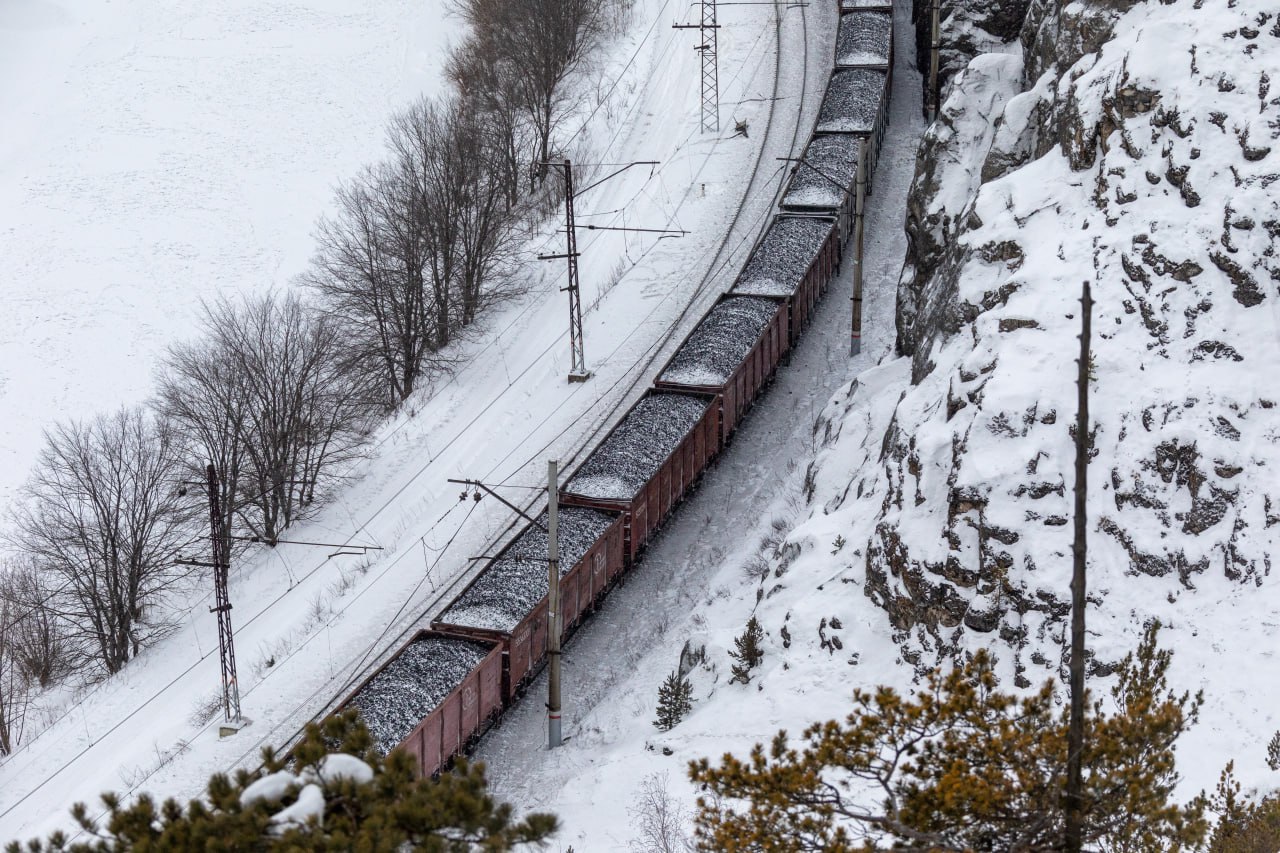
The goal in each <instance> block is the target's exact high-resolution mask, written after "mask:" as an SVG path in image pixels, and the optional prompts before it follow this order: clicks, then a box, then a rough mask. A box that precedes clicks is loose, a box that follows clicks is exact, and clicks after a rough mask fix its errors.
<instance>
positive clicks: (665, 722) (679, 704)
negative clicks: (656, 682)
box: [653, 672, 693, 732]
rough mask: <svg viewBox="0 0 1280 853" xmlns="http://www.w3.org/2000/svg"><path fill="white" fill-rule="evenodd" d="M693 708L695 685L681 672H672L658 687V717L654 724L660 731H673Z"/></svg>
mask: <svg viewBox="0 0 1280 853" xmlns="http://www.w3.org/2000/svg"><path fill="white" fill-rule="evenodd" d="M692 710H693V685H692V684H690V683H689V679H687V678H685V677H684V676H683V675H681V674H680V673H678V672H673V673H671V674H670V675H668V676H667V680H666V681H664V682H662V686H661V687H659V688H658V719H656V720H654V721H653V724H654V725H655V726H657V727H658V731H660V732H668V731H671V730H672V729H674V728H675V727H676V726H677V725H678V724H679V723H680V721H681V720H683V719H684V718H685V716H686V715H687V714H688V713H689V712H690V711H692Z"/></svg>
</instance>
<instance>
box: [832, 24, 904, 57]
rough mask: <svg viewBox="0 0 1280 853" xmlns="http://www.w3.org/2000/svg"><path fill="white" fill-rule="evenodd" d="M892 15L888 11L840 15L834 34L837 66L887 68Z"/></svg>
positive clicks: (891, 32) (891, 33)
mask: <svg viewBox="0 0 1280 853" xmlns="http://www.w3.org/2000/svg"><path fill="white" fill-rule="evenodd" d="M892 35H893V15H892V13H889V12H862V11H859V12H852V13H850V14H847V15H841V16H840V31H839V33H838V34H837V35H836V65H845V66H850V65H879V66H886V67H887V66H888V65H889V41H890V39H891V38H892Z"/></svg>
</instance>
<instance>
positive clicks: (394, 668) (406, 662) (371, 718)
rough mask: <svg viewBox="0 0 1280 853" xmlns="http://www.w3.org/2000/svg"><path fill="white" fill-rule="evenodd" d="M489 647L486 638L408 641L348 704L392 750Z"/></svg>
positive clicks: (386, 748)
mask: <svg viewBox="0 0 1280 853" xmlns="http://www.w3.org/2000/svg"><path fill="white" fill-rule="evenodd" d="M488 653H489V647H488V646H485V645H484V644H482V643H473V642H470V641H468V640H455V639H452V638H449V637H423V638H421V639H419V640H416V641H414V642H412V643H410V644H409V645H408V646H406V647H405V649H404V651H402V652H401V653H400V654H399V655H397V656H396V658H395V659H394V660H392V661H391V662H390V663H389V664H387V665H386V667H385V668H384V669H383V670H382V672H379V673H378V674H377V675H375V676H374V677H373V678H372V680H370V681H369V683H368V684H366V685H365V686H364V689H363V690H361V691H360V692H359V693H357V694H356V695H355V696H354V697H352V699H351V701H350V702H348V703H347V707H348V708H355V709H357V710H359V712H360V716H361V718H363V719H364V722H365V724H366V725H367V726H368V727H369V732H370V733H371V734H372V735H373V739H374V741H375V743H376V744H377V746H378V749H380V750H382V751H383V752H390V751H391V750H392V749H395V748H396V747H397V746H399V745H400V744H401V743H402V742H403V741H404V739H405V738H407V737H408V736H409V733H410V732H412V731H413V729H414V727H415V726H417V725H418V723H420V722H422V718H423V717H425V716H427V714H430V713H431V712H432V711H434V710H435V709H436V708H437V707H439V705H440V703H441V702H443V701H444V699H445V697H446V696H448V695H449V694H450V693H452V692H453V691H454V690H456V689H457V688H458V685H460V684H462V682H463V679H465V678H466V677H467V675H468V673H470V672H471V670H473V669H475V668H476V667H477V666H479V664H480V661H482V660H484V656H485V655H487V654H488Z"/></svg>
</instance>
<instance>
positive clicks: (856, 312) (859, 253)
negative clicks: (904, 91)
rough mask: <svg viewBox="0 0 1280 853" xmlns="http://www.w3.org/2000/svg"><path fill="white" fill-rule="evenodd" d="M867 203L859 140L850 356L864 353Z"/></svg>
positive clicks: (864, 161)
mask: <svg viewBox="0 0 1280 853" xmlns="http://www.w3.org/2000/svg"><path fill="white" fill-rule="evenodd" d="M866 201H867V140H866V138H865V137H864V138H862V139H860V140H858V172H857V178H856V179H855V189H854V195H853V325H852V328H851V329H850V336H849V355H851V356H853V355H857V354H858V353H860V352H862V281H863V273H862V261H863V239H862V238H863V231H864V227H865V218H866V217H865V215H864V208H865V206H866Z"/></svg>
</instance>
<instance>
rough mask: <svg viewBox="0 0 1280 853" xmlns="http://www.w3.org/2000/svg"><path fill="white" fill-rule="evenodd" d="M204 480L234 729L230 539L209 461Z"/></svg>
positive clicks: (236, 689)
mask: <svg viewBox="0 0 1280 853" xmlns="http://www.w3.org/2000/svg"><path fill="white" fill-rule="evenodd" d="M205 484H206V486H207V488H208V490H209V528H210V529H209V532H210V536H211V539H212V542H213V595H214V604H215V606H214V607H210V608H209V610H210V611H212V612H213V613H216V614H218V660H219V662H220V663H221V665H222V713H223V716H224V722H225V723H226V726H227V727H229V728H231V729H232V730H234V729H235V728H238V727H239V726H240V725H241V716H240V685H239V683H238V681H237V678H236V647H235V637H234V635H233V634H232V631H231V596H230V594H229V593H228V592H227V574H228V572H229V570H230V568H231V543H230V542H228V541H227V536H226V531H224V530H223V529H222V524H223V519H222V501H221V497H220V494H219V490H218V469H217V468H215V467H214V465H213V463H212V462H210V463H209V464H208V466H206V467H205Z"/></svg>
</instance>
